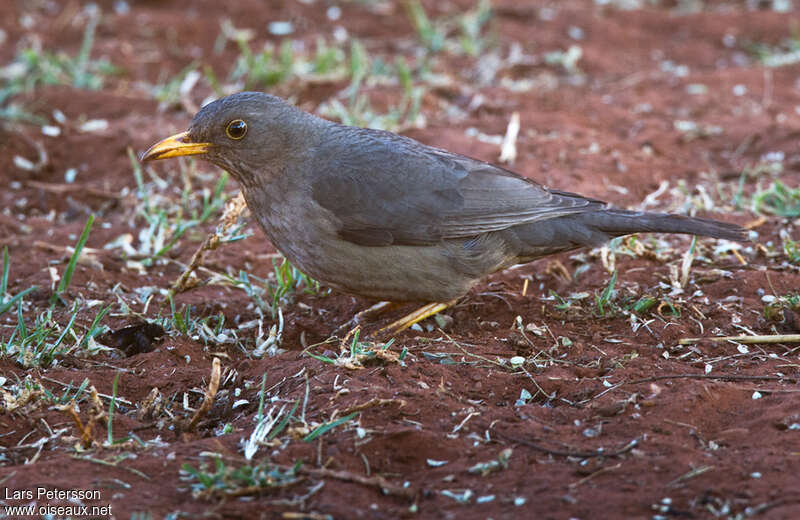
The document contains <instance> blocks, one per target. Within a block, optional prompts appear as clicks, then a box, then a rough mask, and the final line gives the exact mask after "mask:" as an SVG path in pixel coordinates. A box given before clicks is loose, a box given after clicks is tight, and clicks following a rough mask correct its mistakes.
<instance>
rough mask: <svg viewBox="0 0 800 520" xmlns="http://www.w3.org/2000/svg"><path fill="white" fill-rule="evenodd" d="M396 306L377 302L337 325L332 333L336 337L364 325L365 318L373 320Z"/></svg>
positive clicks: (390, 303)
mask: <svg viewBox="0 0 800 520" xmlns="http://www.w3.org/2000/svg"><path fill="white" fill-rule="evenodd" d="M395 306H397V304H396V303H393V302H378V303H376V304H375V305H372V306H370V307H367V308H366V309H364V310H363V311H361V312H359V313H357V314H356V315H355V316H353V317H352V318H351V319H349V320H348V321H346V322H345V323H342V324H341V325H339V326H338V327H337V328H336V330H335V331H333V335H334V336H338V335H339V334H340V333H342V332H345V331H349V330H350V329H352V328H353V327H355V326H357V325H360V324H362V323H364V322H365V321H366V320H367V318H375V317H377V316H380V315H381V314H383V313H384V312H386V311H388V310H390V309H391V308H392V307H395Z"/></svg>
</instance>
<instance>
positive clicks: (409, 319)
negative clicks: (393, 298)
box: [378, 300, 456, 335]
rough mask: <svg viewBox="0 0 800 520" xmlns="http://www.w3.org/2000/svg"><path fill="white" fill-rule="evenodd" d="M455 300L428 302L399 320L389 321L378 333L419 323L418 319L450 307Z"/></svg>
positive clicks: (420, 319)
mask: <svg viewBox="0 0 800 520" xmlns="http://www.w3.org/2000/svg"><path fill="white" fill-rule="evenodd" d="M455 303H456V300H450V301H449V302H447V303H438V302H434V303H429V304H428V305H424V306H422V307H420V308H419V309H417V310H415V311H414V312H412V313H411V314H408V315H406V316H403V317H402V318H400V319H399V320H397V321H395V322H394V323H390V324H389V325H387V326H385V327H383V328H382V329H381V330H379V331H378V334H385V335H391V334H397V333H398V332H402V331H404V330H406V329H407V328H409V327H410V326H412V325H414V324H415V323H419V322H420V321H422V320H424V319H425V318H428V317H430V316H433V315H434V314H437V313H439V312H442V311H443V310H445V309H446V308H448V307H452V306H453V305H455Z"/></svg>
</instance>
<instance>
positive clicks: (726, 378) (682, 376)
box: [624, 374, 797, 385]
mask: <svg viewBox="0 0 800 520" xmlns="http://www.w3.org/2000/svg"><path fill="white" fill-rule="evenodd" d="M661 379H721V380H723V381H788V382H791V383H796V382H797V379H793V378H790V377H781V376H737V375H725V374H717V375H714V374H671V375H665V376H653V377H645V378H644V379H635V380H633V381H626V382H625V383H624V384H626V385H638V384H639V383H649V382H651V381H659V380H661Z"/></svg>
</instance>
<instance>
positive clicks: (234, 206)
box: [170, 193, 247, 294]
mask: <svg viewBox="0 0 800 520" xmlns="http://www.w3.org/2000/svg"><path fill="white" fill-rule="evenodd" d="M246 205H247V204H246V203H245V200H244V196H243V195H242V194H241V193H239V195H237V196H236V198H234V199H233V200H231V201H230V202H229V203H228V204H227V206H226V207H225V212H224V213H223V214H222V217H221V218H220V222H222V226H221V228H219V229H217V230H216V231H215V232H214V233H212V234H210V235H208V236H207V237H206V239H205V240H203V243H202V244H201V245H200V247H199V248H197V251H195V252H194V254H193V255H192V259H191V260H190V261H189V265H187V266H186V268H185V269H184V270H183V272H182V273H181V275H180V276H179V277H178V279H177V280H175V283H173V284H172V287H171V288H170V292H171V293H172V294H178V293H181V292H183V291H185V290H186V289H187V285H188V281H189V277H190V276H191V275H192V273H193V272H194V271H195V270H196V269H197V268H198V267H200V264H201V263H202V261H203V255H205V253H206V251H213V250H214V249H216V248H218V247H219V244H220V237H221V236H222V235H223V233H225V232H226V231H227V230H228V229H230V228H231V227H233V225H234V224H236V220H237V219H238V218H239V215H240V214H241V213H242V211H244V208H245V206H246Z"/></svg>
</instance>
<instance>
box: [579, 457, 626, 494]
mask: <svg viewBox="0 0 800 520" xmlns="http://www.w3.org/2000/svg"><path fill="white" fill-rule="evenodd" d="M621 467H622V463H621V462H620V463H618V464H616V465H614V466H609V467H607V468H600V469H598V470H597V471H595V472H594V473H592V474H591V475H587V476H585V477H583V478H582V479H580V480H579V481H577V482H573V483H572V484H570V485H569V488H570V489H575V488H576V487H578V486H580V485H581V484H583V483H584V482H588V481H589V480H591V479H593V478H594V477H596V476H597V475H602V474H603V473H608V472H609V471H614V470H616V469H619V468H621Z"/></svg>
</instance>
